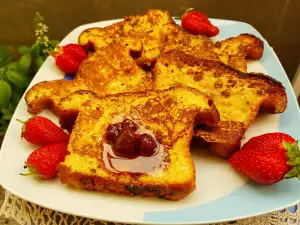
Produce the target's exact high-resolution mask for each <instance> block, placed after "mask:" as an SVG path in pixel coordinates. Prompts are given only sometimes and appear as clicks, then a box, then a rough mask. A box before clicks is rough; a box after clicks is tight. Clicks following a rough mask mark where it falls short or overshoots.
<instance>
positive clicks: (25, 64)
mask: <svg viewBox="0 0 300 225" xmlns="http://www.w3.org/2000/svg"><path fill="white" fill-rule="evenodd" d="M31 61H32V58H31V55H30V54H25V55H23V56H22V57H21V58H20V61H19V66H20V68H21V69H22V70H23V71H27V70H28V69H29V67H30V65H31Z"/></svg>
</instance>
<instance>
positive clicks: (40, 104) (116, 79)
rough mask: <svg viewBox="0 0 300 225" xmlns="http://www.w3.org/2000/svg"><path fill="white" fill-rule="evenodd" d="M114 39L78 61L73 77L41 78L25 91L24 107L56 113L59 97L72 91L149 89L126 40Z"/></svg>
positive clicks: (132, 90)
mask: <svg viewBox="0 0 300 225" xmlns="http://www.w3.org/2000/svg"><path fill="white" fill-rule="evenodd" d="M132 41H134V40H131V39H126V40H120V41H116V42H114V43H112V44H110V45H109V46H106V47H104V48H103V49H102V50H101V51H98V52H96V53H94V54H93V55H92V56H90V57H89V58H88V59H87V60H85V61H83V62H82V64H81V65H80V68H79V71H78V72H77V74H76V75H75V78H74V80H63V79H61V80H53V81H43V82H40V83H37V84H36V85H34V86H33V87H32V88H31V89H29V91H28V92H27V93H26V95H25V101H26V103H27V105H28V111H29V112H30V113H33V114H37V113H39V112H41V111H42V110H43V109H46V108H50V109H52V111H54V112H55V113H56V114H57V113H58V112H59V109H58V107H57V105H58V103H59V102H60V100H61V99H62V98H64V97H66V96H68V95H69V94H71V93H72V92H75V91H79V90H91V91H93V92H95V93H97V94H98V95H100V96H105V95H108V94H116V93H122V92H134V91H143V90H147V89H152V83H153V81H152V79H151V77H150V76H149V75H148V74H147V73H146V72H145V71H144V70H142V69H141V68H140V67H139V66H137V64H136V63H135V61H134V60H133V59H132V57H131V56H130V49H129V48H127V47H126V43H128V42H132Z"/></svg>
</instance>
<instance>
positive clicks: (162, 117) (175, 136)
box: [58, 87, 219, 200]
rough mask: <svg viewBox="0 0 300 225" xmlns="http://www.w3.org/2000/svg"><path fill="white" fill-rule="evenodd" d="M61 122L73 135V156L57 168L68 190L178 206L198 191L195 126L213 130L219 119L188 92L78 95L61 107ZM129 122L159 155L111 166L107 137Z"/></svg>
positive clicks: (198, 94)
mask: <svg viewBox="0 0 300 225" xmlns="http://www.w3.org/2000/svg"><path fill="white" fill-rule="evenodd" d="M60 109H61V111H60V117H59V118H60V122H61V124H62V126H63V127H69V126H71V125H72V124H73V123H74V121H75V124H74V126H73V129H72V133H71V137H70V143H69V146H68V151H69V153H70V154H69V155H68V156H67V157H66V159H65V161H64V162H63V163H61V164H60V165H59V167H58V170H59V177H60V179H61V181H62V183H64V184H68V185H72V186H75V187H78V188H85V189H88V190H97V191H105V192H113V193H118V194H123V195H127V196H133V195H142V196H157V197H160V198H164V199H169V200H179V199H182V198H184V197H185V196H187V195H189V194H190V193H191V192H192V191H193V190H194V189H195V168H194V164H193V161H192V158H191V155H190V152H189V145H190V141H191V139H192V137H193V128H194V126H195V124H206V125H208V126H214V125H216V124H217V123H218V122H219V113H218V111H217V109H216V107H215V105H214V103H213V101H212V100H211V99H210V98H209V97H207V96H206V95H205V94H203V93H201V92H200V91H197V90H195V89H192V88H188V87H173V88H170V89H167V90H163V91H145V92H139V93H124V94H116V95H109V96H106V97H105V98H101V97H97V96H96V94H94V93H92V92H90V91H79V92H75V93H73V94H71V95H69V96H68V97H66V98H64V99H63V100H62V101H61V102H60ZM125 118H129V119H131V120H133V121H135V122H136V123H137V124H139V125H140V126H141V127H143V129H146V130H147V132H148V133H151V134H152V135H153V137H155V139H156V140H157V142H158V143H159V146H160V147H159V150H158V152H157V154H156V155H154V156H152V157H150V158H148V157H146V158H145V157H141V156H139V157H138V158H136V159H134V160H132V161H130V160H128V159H124V160H125V161H126V160H127V161H129V162H127V163H124V161H121V163H120V162H119V164H118V163H117V164H110V163H108V159H107V157H108V155H107V152H106V150H105V148H107V147H108V146H107V144H106V143H105V138H104V136H105V131H106V128H107V126H108V125H109V124H111V123H114V122H120V121H122V120H124V119H125Z"/></svg>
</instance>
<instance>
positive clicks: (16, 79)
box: [6, 70, 25, 88]
mask: <svg viewBox="0 0 300 225" xmlns="http://www.w3.org/2000/svg"><path fill="white" fill-rule="evenodd" d="M6 75H7V78H8V80H9V81H11V82H12V83H14V84H15V85H17V86H18V87H20V88H23V87H25V80H24V77H22V76H20V75H19V74H18V73H16V72H15V71H13V70H8V71H7V72H6Z"/></svg>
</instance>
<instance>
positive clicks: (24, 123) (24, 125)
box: [16, 119, 27, 137]
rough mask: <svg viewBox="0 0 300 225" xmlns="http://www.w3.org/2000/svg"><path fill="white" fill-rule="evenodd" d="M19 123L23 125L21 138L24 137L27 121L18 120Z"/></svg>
mask: <svg viewBox="0 0 300 225" xmlns="http://www.w3.org/2000/svg"><path fill="white" fill-rule="evenodd" d="M16 120H17V121H18V122H20V123H22V124H23V126H22V133H21V137H23V133H24V132H25V131H26V123H27V122H26V121H23V120H20V119H16Z"/></svg>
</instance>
